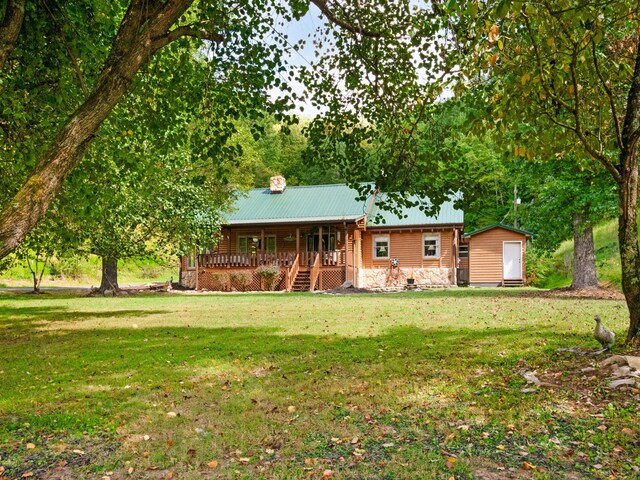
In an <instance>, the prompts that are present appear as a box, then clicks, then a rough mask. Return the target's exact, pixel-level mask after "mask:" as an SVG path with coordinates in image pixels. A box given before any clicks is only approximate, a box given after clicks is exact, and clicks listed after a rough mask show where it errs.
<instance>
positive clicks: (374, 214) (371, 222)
mask: <svg viewBox="0 0 640 480" xmlns="http://www.w3.org/2000/svg"><path fill="white" fill-rule="evenodd" d="M359 197H360V194H359V193H358V191H357V190H355V189H353V188H350V187H349V186H347V185H345V184H334V185H312V186H303V187H287V188H286V189H285V191H284V192H283V193H277V194H274V193H271V191H270V190H269V189H268V188H254V189H253V190H249V191H248V192H247V193H246V194H242V195H240V196H239V197H238V198H237V199H236V201H235V203H234V205H233V209H232V211H231V212H230V213H229V214H228V215H227V220H226V224H227V225H260V224H262V225H264V224H278V223H304V222H308V223H311V222H336V221H339V222H342V221H356V220H358V219H360V218H363V217H364V216H366V215H368V221H367V225H368V226H371V227H376V226H380V227H381V226H385V227H394V226H409V225H443V224H452V223H459V224H461V223H462V222H463V212H462V211H461V210H458V209H456V208H455V207H454V206H453V201H451V202H446V203H445V204H443V205H442V206H441V208H440V211H439V213H438V214H437V215H434V216H427V215H425V213H424V212H423V211H422V210H420V208H419V207H417V206H416V207H406V208H401V210H400V215H401V217H398V216H397V215H396V214H394V213H392V212H389V211H387V210H382V209H381V208H380V207H379V205H378V204H376V203H375V202H374V205H373V207H372V208H371V211H370V212H368V211H367V210H368V209H369V207H370V203H371V197H370V196H369V197H368V198H367V199H365V200H358V198H359ZM378 197H381V198H384V194H382V195H381V194H378V196H377V197H376V198H378ZM417 199H418V197H412V198H411V200H413V201H415V200H417ZM420 201H421V202H422V203H424V202H427V203H428V199H426V198H423V199H420ZM380 219H384V223H383V222H381V221H380Z"/></svg>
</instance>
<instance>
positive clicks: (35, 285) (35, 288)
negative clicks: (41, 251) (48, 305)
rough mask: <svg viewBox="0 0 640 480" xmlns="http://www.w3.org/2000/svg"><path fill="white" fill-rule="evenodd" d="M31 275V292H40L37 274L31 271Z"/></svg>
mask: <svg viewBox="0 0 640 480" xmlns="http://www.w3.org/2000/svg"><path fill="white" fill-rule="evenodd" d="M31 276H32V277H33V293H40V281H39V279H38V274H37V273H36V272H31Z"/></svg>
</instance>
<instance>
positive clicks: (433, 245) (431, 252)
mask: <svg viewBox="0 0 640 480" xmlns="http://www.w3.org/2000/svg"><path fill="white" fill-rule="evenodd" d="M422 256H423V257H424V258H440V234H439V233H435V234H434V233H425V234H424V235H423V236H422Z"/></svg>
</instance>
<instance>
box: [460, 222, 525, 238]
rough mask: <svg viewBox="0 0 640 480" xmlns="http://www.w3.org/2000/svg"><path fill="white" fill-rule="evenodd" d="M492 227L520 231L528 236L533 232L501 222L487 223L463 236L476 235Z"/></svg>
mask: <svg viewBox="0 0 640 480" xmlns="http://www.w3.org/2000/svg"><path fill="white" fill-rule="evenodd" d="M494 228H503V229H505V230H509V231H512V232H516V233H521V234H523V235H526V236H528V237H532V236H533V233H531V232H529V231H527V230H521V229H519V228H515V227H512V226H510V225H505V224H503V223H493V224H491V225H487V226H486V227H482V228H478V229H476V230H473V231H471V232H469V233H465V234H464V236H465V237H470V236H472V235H476V234H478V233H482V232H486V231H488V230H491V229H494Z"/></svg>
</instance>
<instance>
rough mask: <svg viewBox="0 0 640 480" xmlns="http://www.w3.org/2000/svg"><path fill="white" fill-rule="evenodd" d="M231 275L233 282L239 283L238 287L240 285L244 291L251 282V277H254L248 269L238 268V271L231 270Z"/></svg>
mask: <svg viewBox="0 0 640 480" xmlns="http://www.w3.org/2000/svg"><path fill="white" fill-rule="evenodd" d="M230 275H231V282H232V283H235V284H236V285H238V287H240V290H242V291H243V292H244V291H245V290H246V289H247V287H248V286H249V284H250V283H251V278H252V277H253V275H252V274H251V272H249V271H247V270H238V271H236V272H231V273H230Z"/></svg>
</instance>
